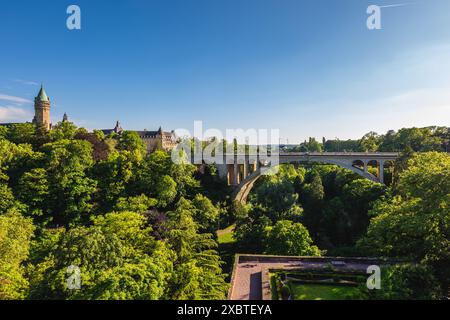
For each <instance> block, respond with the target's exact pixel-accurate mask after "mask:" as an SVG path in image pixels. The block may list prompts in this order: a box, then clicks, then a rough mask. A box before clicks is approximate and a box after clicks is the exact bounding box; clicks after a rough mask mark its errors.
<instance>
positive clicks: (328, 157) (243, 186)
mask: <svg viewBox="0 0 450 320" xmlns="http://www.w3.org/2000/svg"><path fill="white" fill-rule="evenodd" d="M398 156H399V154H398V153H394V152H382V153H380V152H370V153H369V152H322V153H308V152H302V153H293V152H286V153H279V154H278V155H276V156H271V155H264V156H262V155H260V154H259V153H257V154H224V155H223V162H222V164H216V166H217V169H218V173H219V176H220V177H222V178H223V179H226V180H227V182H228V184H229V185H230V186H234V187H235V191H234V193H233V200H235V201H238V202H241V203H245V202H246V200H247V196H248V195H249V193H250V190H251V189H252V187H253V185H254V183H255V182H256V180H258V178H259V177H260V176H261V175H262V174H263V172H264V171H265V170H269V167H270V166H272V165H273V164H276V165H278V164H301V163H308V162H316V163H323V164H333V165H337V166H339V167H342V168H345V169H348V170H351V171H353V172H355V173H357V174H359V175H360V176H362V177H364V178H366V179H369V180H371V181H374V182H379V183H384V167H385V165H393V163H394V161H395V160H396V159H397V158H398ZM369 166H373V167H376V168H377V175H373V174H371V173H370V172H369V171H368V167H369Z"/></svg>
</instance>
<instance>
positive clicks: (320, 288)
mask: <svg viewBox="0 0 450 320" xmlns="http://www.w3.org/2000/svg"><path fill="white" fill-rule="evenodd" d="M290 288H291V294H292V297H293V299H294V300H349V299H352V298H353V297H358V296H359V293H360V291H359V290H360V289H358V288H357V287H347V286H333V285H324V284H300V283H299V284H297V283H292V282H291V283H290Z"/></svg>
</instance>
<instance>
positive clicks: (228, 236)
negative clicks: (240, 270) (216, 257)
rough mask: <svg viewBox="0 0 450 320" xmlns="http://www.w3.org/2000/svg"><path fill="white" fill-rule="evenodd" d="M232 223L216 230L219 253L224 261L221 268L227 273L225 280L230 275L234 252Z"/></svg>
mask: <svg viewBox="0 0 450 320" xmlns="http://www.w3.org/2000/svg"><path fill="white" fill-rule="evenodd" d="M233 231H234V225H232V226H229V227H228V228H226V229H223V230H219V231H217V241H218V242H219V254H220V257H221V258H222V260H223V261H224V262H225V265H224V266H223V270H224V271H225V272H226V273H227V274H228V278H227V281H229V280H230V277H231V269H232V267H233V261H234V255H235V254H236V243H235V242H236V241H235V240H234V239H233Z"/></svg>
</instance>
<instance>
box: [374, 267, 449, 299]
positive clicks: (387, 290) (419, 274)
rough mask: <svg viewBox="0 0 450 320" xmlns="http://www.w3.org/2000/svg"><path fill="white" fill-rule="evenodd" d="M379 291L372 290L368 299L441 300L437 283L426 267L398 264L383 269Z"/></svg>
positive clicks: (431, 272)
mask: <svg viewBox="0 0 450 320" xmlns="http://www.w3.org/2000/svg"><path fill="white" fill-rule="evenodd" d="M381 283H382V286H381V290H374V292H371V294H370V295H369V297H368V298H369V299H378V300H437V299H440V298H441V292H440V290H439V288H440V286H439V282H438V281H437V279H436V278H435V277H434V276H433V270H431V269H430V268H429V267H427V266H426V265H420V264H419V265H413V264H399V265H394V266H391V267H388V268H386V269H383V270H382V272H381Z"/></svg>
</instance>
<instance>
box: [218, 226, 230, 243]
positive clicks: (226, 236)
mask: <svg viewBox="0 0 450 320" xmlns="http://www.w3.org/2000/svg"><path fill="white" fill-rule="evenodd" d="M233 232H234V225H232V226H229V227H228V228H226V229H223V230H219V231H217V238H218V241H219V244H221V243H232V242H234V239H233Z"/></svg>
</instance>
